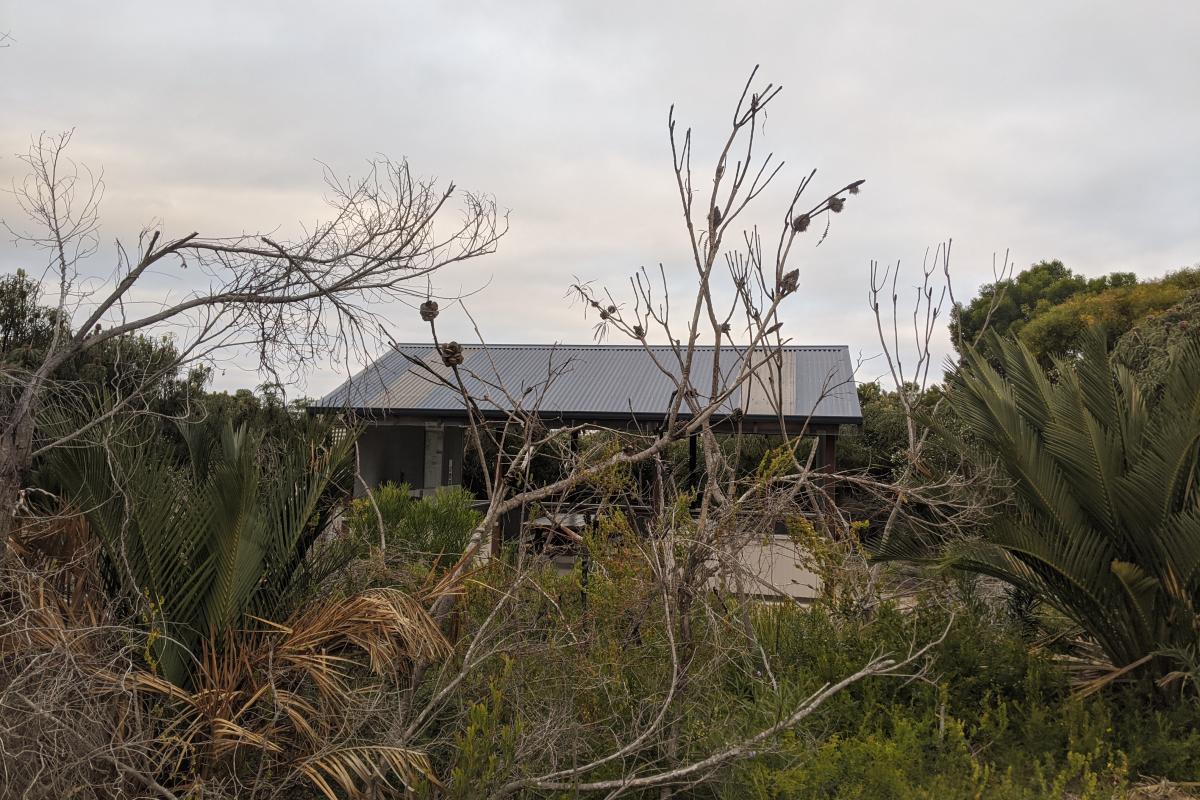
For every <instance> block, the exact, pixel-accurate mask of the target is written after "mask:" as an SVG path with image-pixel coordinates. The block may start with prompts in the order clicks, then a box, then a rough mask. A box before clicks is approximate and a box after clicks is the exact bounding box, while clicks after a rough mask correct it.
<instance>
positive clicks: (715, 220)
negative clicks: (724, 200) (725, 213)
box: [708, 206, 721, 228]
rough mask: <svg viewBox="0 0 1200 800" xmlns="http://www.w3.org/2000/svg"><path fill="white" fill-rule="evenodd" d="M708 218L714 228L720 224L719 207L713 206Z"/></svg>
mask: <svg viewBox="0 0 1200 800" xmlns="http://www.w3.org/2000/svg"><path fill="white" fill-rule="evenodd" d="M708 219H709V221H710V222H712V226H713V227H714V228H715V227H717V226H718V225H720V224H721V209H719V208H717V207H716V206H713V209H712V211H711V212H709V215H708Z"/></svg>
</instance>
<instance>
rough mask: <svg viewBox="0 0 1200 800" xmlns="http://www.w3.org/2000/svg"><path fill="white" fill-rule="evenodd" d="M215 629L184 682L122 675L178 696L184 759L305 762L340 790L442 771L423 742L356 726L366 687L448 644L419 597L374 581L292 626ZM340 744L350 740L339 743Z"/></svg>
mask: <svg viewBox="0 0 1200 800" xmlns="http://www.w3.org/2000/svg"><path fill="white" fill-rule="evenodd" d="M254 621H255V622H257V623H258V624H257V625H256V626H255V628H253V629H243V630H239V631H234V632H229V633H226V634H224V635H223V636H221V637H220V638H219V639H217V638H214V637H210V638H209V640H208V641H207V642H206V643H205V645H204V647H203V650H202V652H201V653H200V657H199V664H198V666H197V668H196V670H195V672H194V685H193V686H192V687H190V689H182V688H180V687H178V686H176V685H174V684H172V683H170V682H169V681H167V680H165V679H164V678H162V677H160V676H158V675H155V674H153V673H152V672H148V671H144V670H142V671H135V672H134V673H132V674H130V675H126V676H121V677H118V676H115V675H114V676H112V677H113V679H114V680H123V681H124V683H125V685H127V686H131V687H137V688H138V689H141V690H144V691H148V692H151V693H154V694H157V695H159V696H161V697H163V698H164V699H167V700H169V701H171V706H172V708H173V709H174V713H175V715H176V716H175V718H174V719H171V720H169V721H168V722H167V723H166V725H165V726H164V729H163V736H162V738H161V741H162V744H163V745H164V746H165V747H167V748H169V749H171V750H172V751H173V752H174V753H175V756H174V758H173V759H172V760H173V761H174V763H176V764H177V765H182V764H184V763H191V764H194V765H208V767H202V768H201V771H205V769H211V767H213V766H216V765H220V764H225V765H226V766H227V767H228V768H229V769H235V768H236V767H235V765H234V763H233V761H231V758H233V756H234V755H235V754H237V756H238V759H239V760H241V761H245V755H246V754H247V753H249V752H255V753H257V754H258V755H259V757H262V758H265V759H267V761H268V762H270V763H271V764H272V769H282V770H294V771H295V773H294V774H298V775H301V776H303V777H304V778H306V779H307V780H309V781H311V782H312V783H313V784H314V785H315V786H316V787H317V788H318V789H320V790H321V791H322V792H325V793H326V794H329V796H336V795H334V794H331V792H332V791H333V790H332V787H333V786H335V785H336V786H339V787H341V788H342V789H343V790H345V791H346V792H348V793H350V794H354V793H355V792H356V791H358V789H356V788H352V787H361V786H365V785H367V783H368V782H376V783H378V782H380V781H382V782H383V783H385V784H388V783H390V781H391V780H392V776H398V777H399V778H400V780H401V781H402V782H403V783H405V784H406V785H408V784H411V782H412V781H413V780H414V779H415V776H417V775H422V776H424V777H426V778H427V779H429V780H433V779H434V778H433V775H432V773H431V772H430V768H429V762H428V759H426V758H425V756H424V755H423V754H421V753H419V752H417V751H411V750H405V749H403V748H393V747H382V746H374V745H365V744H359V743H358V740H357V739H355V738H354V737H353V736H351V735H349V734H348V733H347V732H348V731H353V730H354V729H355V728H356V724H357V723H361V720H357V719H356V715H357V714H358V713H359V706H360V705H361V703H362V698H363V696H364V693H366V695H370V694H371V693H372V692H373V691H375V690H378V689H379V688H380V687H381V686H382V685H384V684H385V683H388V682H394V681H395V679H396V678H397V677H398V676H401V675H403V674H405V673H406V672H407V670H408V669H409V667H410V665H411V664H412V662H413V661H414V660H416V659H418V658H420V659H434V658H438V657H441V656H443V655H445V654H447V653H448V652H449V645H448V644H447V643H446V641H445V639H444V637H443V636H442V635H441V632H440V630H439V629H438V627H437V625H436V624H435V623H434V622H433V620H432V619H431V618H430V617H429V615H428V614H427V613H426V612H425V609H424V608H423V607H422V605H421V604H420V602H418V601H417V600H415V599H413V598H411V597H409V596H408V595H406V594H405V593H403V592H399V591H396V590H393V589H372V590H369V591H366V592H362V593H360V594H356V595H353V596H351V597H347V598H344V599H340V600H333V601H329V602H324V603H319V604H314V605H311V606H309V607H307V608H304V609H301V610H300V611H299V612H298V613H297V614H295V615H294V616H293V617H292V618H291V619H289V620H287V621H286V622H283V623H275V622H270V621H268V620H254ZM335 745H340V746H335Z"/></svg>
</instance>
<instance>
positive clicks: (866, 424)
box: [838, 382, 957, 479]
mask: <svg viewBox="0 0 1200 800" xmlns="http://www.w3.org/2000/svg"><path fill="white" fill-rule="evenodd" d="M907 391H908V392H910V393H911V395H912V396H914V397H915V402H914V407H915V410H916V412H917V414H918V415H922V414H924V415H928V414H932V412H933V409H934V407H935V406H936V405H937V403H938V401H939V400H940V399H941V398H942V395H943V392H942V389H941V387H940V386H934V387H931V388H929V389H927V390H925V391H924V392H919V390H918V389H917V387H916V386H912V385H910V386H909V387H907ZM858 402H859V404H860V405H861V406H862V413H863V421H862V425H861V426H852V425H847V426H845V427H843V428H842V431H841V434H840V436H839V437H838V466H839V467H841V468H843V469H852V470H865V471H867V472H870V473H871V474H872V475H875V476H876V477H879V478H882V479H887V478H889V477H891V476H893V475H894V474H895V473H896V471H897V470H899V469H900V468H902V467H903V466H904V465H905V464H906V463H908V460H909V453H908V422H907V417H906V414H905V411H904V405H903V403H902V402H901V398H900V396H899V394H898V393H897V392H894V391H891V392H889V391H886V390H884V389H883V388H882V387H880V385H879V384H878V383H877V382H872V383H860V384H859V385H858ZM922 429H923V426H922ZM923 454H924V456H925V460H926V461H927V462H929V463H930V464H936V465H946V464H949V463H950V462H952V461H954V460H955V459H956V458H957V454H956V453H955V452H953V451H952V450H951V449H950V448H948V447H947V445H946V444H945V443H944V442H943V440H942V437H941V436H940V434H938V433H936V432H934V433H931V434H930V437H929V438H928V439H927V440H926V445H925V447H924V450H923Z"/></svg>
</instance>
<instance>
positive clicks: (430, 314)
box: [421, 300, 438, 322]
mask: <svg viewBox="0 0 1200 800" xmlns="http://www.w3.org/2000/svg"><path fill="white" fill-rule="evenodd" d="M437 315H438V304H437V300H426V301H425V302H424V303H421V319H423V320H425V321H426V322H433V321H434V320H435V319H437Z"/></svg>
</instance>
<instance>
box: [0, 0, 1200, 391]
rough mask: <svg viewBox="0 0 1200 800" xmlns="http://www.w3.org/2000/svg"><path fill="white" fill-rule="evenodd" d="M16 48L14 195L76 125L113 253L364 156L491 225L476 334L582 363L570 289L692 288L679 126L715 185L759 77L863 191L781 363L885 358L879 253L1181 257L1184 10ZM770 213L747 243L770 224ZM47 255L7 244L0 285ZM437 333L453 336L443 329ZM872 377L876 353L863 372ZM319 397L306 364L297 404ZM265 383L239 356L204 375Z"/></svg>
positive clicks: (785, 137)
mask: <svg viewBox="0 0 1200 800" xmlns="http://www.w3.org/2000/svg"><path fill="white" fill-rule="evenodd" d="M4 31H7V32H9V33H10V34H11V37H12V40H13V42H12V44H11V46H10V47H8V48H6V49H3V50H0V155H2V156H3V157H2V158H0V179H2V181H3V184H4V185H6V186H7V185H8V184H9V183H10V181H11V180H12V179H13V178H14V177H15V176H18V175H19V174H20V171H19V167H20V164H19V162H17V160H16V159H15V158H14V157H13V156H12V154H14V153H17V152H19V151H23V150H24V149H26V148H27V146H28V143H29V137H30V135H31V134H35V133H37V132H38V131H42V130H50V131H57V130H61V129H65V128H71V127H74V128H75V129H76V135H75V143H74V145H73V155H74V157H75V158H76V159H77V160H79V161H81V162H84V163H87V164H89V165H92V166H99V167H103V169H104V174H105V180H106V184H107V193H106V197H105V201H104V208H103V213H104V226H105V227H104V233H105V235H106V236H107V237H108V238H109V239H112V238H114V237H118V236H120V237H129V238H135V237H136V235H137V232H138V230H139V229H140V228H141V226H142V225H143V224H144V223H146V222H147V221H149V220H152V219H156V218H157V219H162V220H163V221H164V223H165V225H166V226H167V228H168V230H169V231H173V232H175V233H184V232H187V231H190V230H198V231H200V232H201V233H202V235H212V236H218V235H229V234H234V233H240V232H242V231H253V230H259V229H263V230H269V229H275V228H279V227H281V226H282V227H284V228H286V227H287V226H290V225H293V224H295V223H296V222H297V221H299V220H305V221H307V220H311V219H313V218H314V217H315V216H316V215H317V214H318V213H319V208H320V202H321V201H320V190H321V182H320V181H321V174H320V167H319V165H318V164H317V163H316V160H318V159H319V160H320V161H323V162H327V163H329V164H331V165H332V166H333V167H334V168H335V169H336V170H337V171H338V172H340V173H342V174H350V173H353V172H355V171H356V170H359V169H360V168H361V166H362V164H363V163H364V161H365V159H367V158H368V157H370V156H372V155H373V154H376V153H386V154H388V155H391V156H394V157H402V156H403V157H407V158H408V159H409V160H410V162H411V164H412V166H413V168H414V170H415V171H416V172H418V173H420V174H423V175H429V176H438V177H440V178H442V179H445V180H450V179H453V180H454V181H456V182H457V183H458V184H459V185H460V186H463V187H469V188H471V189H475V190H480V191H484V192H488V193H491V194H493V195H494V196H495V197H496V199H497V201H498V203H499V204H500V205H501V206H502V207H503V208H505V209H510V210H511V218H510V220H511V231H510V233H509V234H508V236H507V237H506V238H505V239H504V240H503V241H502V242H501V244H500V248H499V252H498V253H497V254H496V255H494V256H489V257H487V258H485V259H482V260H479V261H475V262H471V263H469V264H467V265H464V266H461V267H455V268H452V269H450V270H447V271H446V272H445V273H443V274H442V275H441V276H440V278H439V286H440V288H441V290H443V291H446V292H456V291H459V290H462V291H470V290H474V289H477V288H479V287H481V286H484V285H486V286H487V288H486V289H485V290H484V291H483V292H481V293H479V294H478V295H476V296H475V297H474V298H473V299H472V300H471V301H470V304H471V310H472V312H473V313H474V314H475V315H476V317H477V319H478V320H479V322H480V323H481V325H482V327H483V329H484V331H485V333H486V334H487V336H488V338H489V339H490V340H491V341H493V342H501V341H503V342H551V341H562V342H585V341H589V340H590V336H591V321H590V320H584V319H583V317H582V313H581V309H580V308H579V307H578V306H574V307H572V306H571V305H570V304H569V303H568V302H567V301H565V300H564V293H565V291H566V289H567V287H568V285H569V284H570V282H571V280H572V277H573V276H579V277H581V278H584V279H595V280H597V281H598V282H600V283H607V284H609V285H612V286H615V287H621V286H623V285H624V281H625V279H626V277H627V276H628V275H629V274H630V273H631V272H632V271H634V270H635V269H636V268H637V267H638V266H640V265H642V264H647V265H654V264H657V263H659V262H662V263H663V264H664V265H665V267H666V268H667V269H668V271H676V272H678V273H679V274H682V275H685V274H686V270H687V269H689V266H688V261H687V258H688V249H687V241H686V238H685V236H684V235H683V231H682V229H681V227H680V215H679V211H678V208H677V202H678V201H677V196H676V195H675V188H674V184H673V176H672V174H671V161H670V153H669V150H668V148H667V139H666V112H667V108H668V106H669V105H670V104H671V103H672V102H674V103H676V104H677V108H678V115H679V117H680V119H681V121H682V122H683V123H687V124H691V125H693V126H694V127H695V128H696V130H697V136H698V142H697V144H698V150H697V163H704V164H710V162H711V158H712V156H713V155H714V153H713V147H714V142H715V139H716V138H717V136H718V135H722V134H723V133H724V126H725V125H727V120H728V117H729V114H730V111H731V108H732V103H733V102H734V101H735V100H736V97H737V94H738V92H739V91H740V89H741V86H742V84H743V82H744V81H745V78H746V75H747V74H748V72H749V70H750V68H751V67H753V66H754V64H756V63H760V64H761V65H762V69H761V75H762V77H763V78H764V79H766V80H771V81H774V82H776V83H780V84H782V85H783V87H784V93H783V95H781V96H780V98H779V99H778V100H776V101H775V104H774V106H773V108H772V111H771V114H770V116H769V118H768V121H767V126H766V145H767V146H768V147H769V148H770V149H771V150H773V151H774V152H775V153H776V154H777V155H779V156H781V157H783V158H784V159H785V160H786V161H787V167H786V168H785V171H784V174H783V175H782V176H781V178H780V180H781V181H783V183H784V184H786V183H792V182H794V181H795V180H798V179H799V178H800V177H801V176H802V175H803V174H804V173H806V172H807V171H808V170H809V169H810V168H813V167H816V168H817V169H818V170H819V172H818V177H817V183H816V189H818V190H819V189H826V190H829V189H833V188H836V187H837V186H841V185H843V184H845V183H847V182H848V181H850V180H853V179H855V178H860V177H861V178H866V179H867V184H866V186H865V187H864V192H863V194H862V195H861V196H860V197H856V198H854V201H853V203H851V204H850V205H849V206H848V208H847V212H846V213H843V214H842V215H841V216H839V217H837V218H835V220H834V223H835V224H834V226H833V230H832V231H831V234H830V237H829V239H828V240H827V241H826V242H825V243H824V244H822V245H821V246H820V247H819V248H815V249H814V248H813V247H812V246H811V242H810V243H809V244H808V246H807V247H806V248H805V249H803V250H802V251H801V253H800V260H799V261H798V262H797V266H799V267H800V269H801V282H800V284H801V291H800V293H799V295H798V297H797V298H795V299H794V302H791V303H790V305H789V306H788V310H787V313H786V317H785V319H786V324H787V331H788V332H789V333H790V336H791V337H792V338H793V339H794V340H795V341H796V342H797V343H811V344H828V343H845V344H849V345H850V346H851V347H852V349H853V351H854V352H855V353H859V352H861V353H862V354H863V355H864V356H867V357H869V356H871V355H872V354H874V353H877V352H878V351H879V346H878V344H877V343H876V341H875V338H874V337H875V334H874V325H873V322H872V320H871V318H870V315H869V312H868V309H867V305H866V288H867V276H868V264H869V262H870V260H871V259H878V260H881V261H885V262H894V261H895V260H897V259H899V260H900V261H901V263H902V266H904V267H906V268H907V272H906V273H905V276H906V277H907V278H908V279H909V280H908V282H909V283H911V282H912V279H915V278H916V277H917V276H918V270H919V265H920V261H921V257H922V254H923V253H924V251H925V248H926V247H927V246H929V245H932V244H936V243H937V242H938V241H940V240H942V239H945V238H947V237H953V239H954V264H953V267H954V272H955V275H956V286H957V293H958V294H959V295H960V296H970V295H971V294H972V293H973V292H974V290H975V289H976V288H977V287H978V285H979V284H980V283H983V282H985V281H987V280H989V279H990V276H991V268H992V254H993V252H995V251H999V252H1000V253H1003V252H1004V250H1005V249H1006V248H1010V249H1011V253H1012V257H1013V259H1014V260H1015V261H1016V263H1017V265H1018V267H1023V266H1027V265H1029V264H1031V263H1033V262H1036V261H1039V260H1042V259H1052V258H1058V259H1061V260H1063V261H1064V262H1066V263H1067V265H1068V266H1070V267H1071V268H1073V269H1076V270H1078V271H1080V272H1083V273H1085V274H1088V275H1098V274H1103V273H1106V272H1110V271H1113V270H1131V271H1134V272H1137V273H1138V274H1140V275H1146V276H1151V275H1159V274H1162V273H1163V272H1165V271H1167V270H1169V269H1174V268H1178V267H1182V266H1188V265H1192V264H1195V263H1197V262H1200V146H1198V145H1200V3H1198V2H1195V0H1180V1H1179V2H1152V1H1146V2H1140V3H1130V2H1096V1H1095V0H1089V1H1087V2H1047V1H1042V2H1005V3H977V2H961V1H960V0H953V1H947V2H925V3H896V2H891V1H890V0H888V1H887V2H861V1H860V2H854V3H833V2H825V3H807V2H796V0H791V1H790V2H786V1H785V2H772V3H749V2H736V3H735V2H727V3H711V2H679V3H667V2H645V1H643V2H637V3H627V2H613V1H612V0H610V1H609V2H605V3H588V4H584V3H576V2H571V3H567V2H562V3H549V2H547V3H526V2H515V0H506V2H496V3H472V4H467V3H405V2H398V1H395V0H394V1H393V2H376V3H365V2H363V3H356V2H338V3H331V2H325V3H302V2H296V1H295V0H289V1H288V2H275V3H267V2H255V3H249V2H228V3H221V2H207V1H206V0H195V1H194V2H191V3H186V4H183V3H180V4H173V3H163V2H161V1H160V2H144V3H139V2H109V3H97V2H86V3H85V2H60V1H59V0H54V1H53V2H51V1H50V0H0V32H4ZM779 188H780V190H785V189H786V188H787V187H786V186H784V185H783V184H781V185H780V187H779ZM778 199H779V195H764V197H763V198H762V201H760V205H759V206H758V213H757V214H754V215H753V216H752V217H751V218H748V220H747V221H759V222H761V223H763V224H764V225H770V226H772V229H773V226H774V225H775V224H776V222H777V220H778V218H779V217H780V214H781V211H782V209H781V208H780V207H779V205H778ZM0 216H3V217H5V218H12V217H13V206H12V201H11V198H10V197H8V196H3V197H0ZM815 240H816V237H813V239H812V242H815ZM40 263H41V256H40V255H38V254H36V253H34V252H32V251H30V250H29V249H28V248H18V247H16V246H14V245H13V244H12V243H11V242H8V241H4V242H3V243H2V244H0V269H2V270H3V271H4V272H10V271H12V270H13V269H15V268H17V267H18V266H29V267H33V268H36V267H37V266H38V265H39V264H40ZM108 266H110V265H104V269H107V267H108ZM93 269H94V270H95V271H102V267H101V265H99V264H97V265H95V266H94V267H93ZM904 282H905V281H904V280H902V284H903V283H904ZM396 316H397V319H396V323H395V330H394V335H395V337H396V338H397V339H400V340H404V339H415V340H423V339H424V333H425V330H424V328H423V327H422V326H421V324H420V322H419V319H418V317H417V315H416V314H415V313H414V312H411V311H402V310H398V312H397V315H396ZM439 322H440V323H441V322H444V324H445V333H446V334H447V335H448V336H451V337H457V338H459V339H460V340H463V341H468V340H470V339H471V335H470V329H469V327H467V323H466V321H465V320H464V319H463V318H462V317H461V316H455V315H450V316H448V317H447V318H444V319H443V320H439ZM350 366H352V367H356V366H358V365H350ZM344 369H345V367H343V370H344ZM881 370H882V366H881V365H880V364H879V362H878V361H868V362H867V364H866V366H865V367H864V368H863V371H862V373H861V374H860V379H866V380H870V379H872V378H874V377H876V376H877V375H878V374H879V372H880V371H881ZM338 379H339V376H338V370H336V369H331V368H329V367H328V366H325V365H321V366H318V367H316V368H315V369H314V370H313V371H312V373H311V374H310V375H309V378H308V380H307V382H306V384H305V385H302V386H297V387H295V389H294V392H295V393H296V394H302V393H306V392H307V393H309V394H318V393H322V392H324V391H325V390H327V389H329V388H331V387H332V385H333V384H335V383H336V382H337V381H338ZM255 383H257V379H256V377H255V376H254V375H253V374H252V373H248V372H245V371H243V370H239V369H237V368H235V367H234V366H233V365H228V368H227V369H226V370H225V371H224V374H223V375H221V376H220V377H219V378H218V386H220V387H222V388H227V387H234V386H253V385H255Z"/></svg>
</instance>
